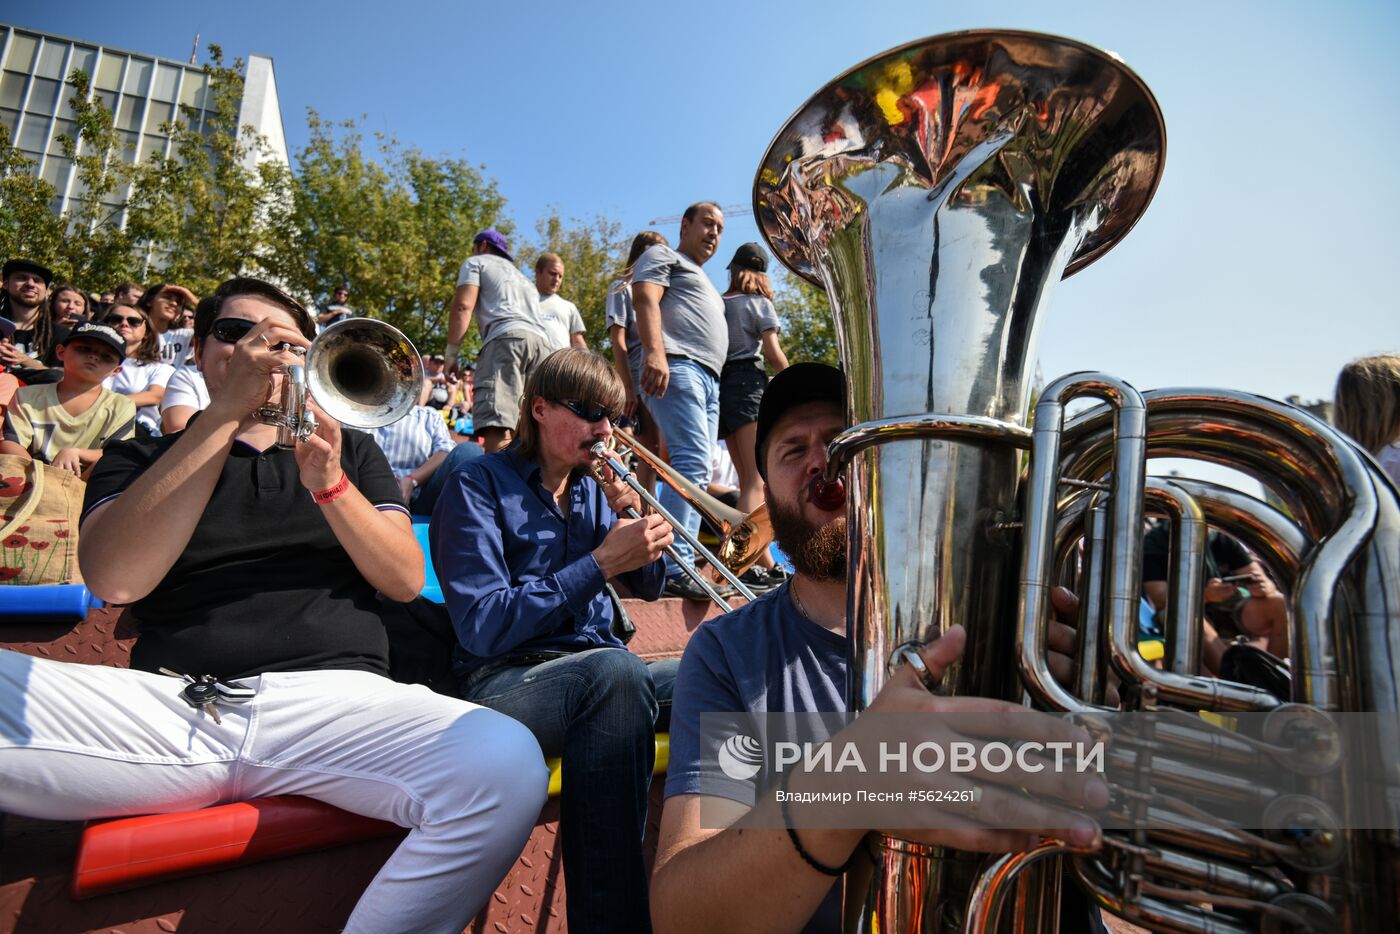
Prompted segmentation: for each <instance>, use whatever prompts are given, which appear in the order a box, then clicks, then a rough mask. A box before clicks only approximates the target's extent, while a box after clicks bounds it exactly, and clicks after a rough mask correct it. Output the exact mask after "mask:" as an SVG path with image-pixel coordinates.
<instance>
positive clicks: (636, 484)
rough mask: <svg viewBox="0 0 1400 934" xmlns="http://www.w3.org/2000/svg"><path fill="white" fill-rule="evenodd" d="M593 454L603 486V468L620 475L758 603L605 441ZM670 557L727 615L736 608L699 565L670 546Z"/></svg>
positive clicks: (745, 595) (742, 592) (633, 515)
mask: <svg viewBox="0 0 1400 934" xmlns="http://www.w3.org/2000/svg"><path fill="white" fill-rule="evenodd" d="M590 450H591V453H592V454H593V457H594V458H595V461H594V464H593V473H594V476H596V477H598V479H599V481H600V482H601V480H602V470H603V466H604V465H605V464H606V465H607V466H608V467H611V468H612V471H613V473H615V474H617V475H618V477H620V478H621V479H622V482H623V483H625V484H627V486H628V487H630V488H631V489H632V490H633V491H634V492H635V493H636V494H637V495H638V496H640V497H641V498H642V502H644V503H646V504H647V505H648V506H650V507H651V508H652V509H653V510H655V511H656V513H657V514H658V515H660V516H661V518H663V519H665V520H666V524H667V525H669V526H670V527H671V529H672V531H674V532H675V533H676V534H677V535H679V536H680V537H681V540H682V541H684V542H685V543H686V544H688V545H690V547H691V548H693V549H695V553H696V554H698V555H701V556H702V557H704V558H705V560H706V561H709V562H710V564H712V565H714V567H715V570H717V571H719V573H720V574H721V575H723V577H724V579H725V580H727V581H729V583H730V584H731V585H733V587H734V589H735V590H737V591H738V592H739V595H740V596H742V597H743V598H744V599H745V600H753V599H754V592H753V591H752V590H750V589H749V588H748V587H746V586H744V582H743V581H741V580H739V578H738V576H737V575H735V573H734V572H733V571H731V570H729V568H727V567H725V566H724V564H723V563H722V562H721V561H720V560H719V559H718V558H716V557H715V556H714V555H713V554H711V553H710V551H709V550H708V549H707V548H706V547H705V546H704V545H702V544H700V540H699V539H698V538H696V537H695V536H694V535H693V534H691V532H690V530H689V529H687V528H686V527H685V526H684V525H682V524H681V523H680V522H678V521H677V520H676V517H675V516H673V515H672V514H671V513H670V512H669V511H668V510H667V509H666V507H664V506H662V505H661V503H660V501H659V500H657V498H656V497H655V496H652V495H651V492H650V491H649V490H647V488H646V487H645V486H643V485H642V483H641V481H639V480H638V479H637V478H636V477H635V476H634V475H633V474H632V471H630V470H628V469H627V465H626V464H624V463H622V461H621V460H620V459H619V458H618V457H617V454H616V452H614V451H612V450H610V449H609V448H608V446H607V445H606V444H604V443H603V442H601V441H599V442H598V443H597V444H595V445H593V447H592V448H591V449H590ZM627 517H628V518H629V519H639V518H641V516H640V514H638V512H637V510H635V509H628V510H627ZM666 556H667V557H668V558H670V559H671V560H672V561H674V562H675V563H676V566H677V567H679V568H680V569H681V570H682V571H684V572H685V573H686V575H687V576H688V577H689V578H690V579H691V580H693V581H695V583H696V584H698V585H699V586H700V589H701V590H703V591H705V596H707V597H709V598H710V601H711V602H712V603H714V605H715V606H717V607H719V608H720V609H721V610H723V611H724V612H726V613H728V612H729V611H730V610H732V609H733V607H731V606H730V605H729V603H728V601H726V600H725V599H724V597H723V596H721V595H720V593H719V591H717V590H715V588H714V585H712V584H711V583H710V581H709V579H708V578H706V577H705V575H704V574H703V573H701V571H700V569H699V568H697V567H695V565H693V564H691V563H689V562H688V561H685V560H684V559H682V558H681V557H680V555H678V554H677V553H676V550H675V549H674V548H672V547H671V546H669V545H668V546H666Z"/></svg>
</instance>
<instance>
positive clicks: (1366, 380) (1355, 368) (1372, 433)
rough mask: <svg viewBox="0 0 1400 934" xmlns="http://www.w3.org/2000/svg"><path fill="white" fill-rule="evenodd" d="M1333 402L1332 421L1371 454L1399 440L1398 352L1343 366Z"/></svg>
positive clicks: (1399, 378) (1362, 359) (1399, 376)
mask: <svg viewBox="0 0 1400 934" xmlns="http://www.w3.org/2000/svg"><path fill="white" fill-rule="evenodd" d="M1332 406H1333V407H1332V421H1333V423H1334V424H1335V425H1336V426H1337V427H1338V428H1340V429H1341V430H1342V431H1345V432H1346V433H1347V434H1349V435H1351V436H1352V438H1354V439H1355V440H1356V443H1357V444H1359V445H1361V446H1362V447H1363V448H1365V449H1366V450H1368V451H1370V452H1371V453H1372V454H1376V453H1378V452H1379V451H1380V449H1381V448H1383V447H1385V446H1386V445H1387V444H1390V443H1391V442H1393V441H1397V440H1400V354H1380V355H1378V356H1374V357H1362V358H1361V359H1360V360H1353V361H1351V362H1350V363H1348V364H1347V365H1346V366H1344V367H1342V372H1341V373H1340V374H1338V376H1337V388H1336V390H1335V393H1334V396H1333V401H1332Z"/></svg>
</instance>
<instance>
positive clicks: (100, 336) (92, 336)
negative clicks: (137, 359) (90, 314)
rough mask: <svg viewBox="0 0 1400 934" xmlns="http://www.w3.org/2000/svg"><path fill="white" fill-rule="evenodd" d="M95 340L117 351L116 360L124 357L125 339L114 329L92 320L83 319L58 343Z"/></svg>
mask: <svg viewBox="0 0 1400 934" xmlns="http://www.w3.org/2000/svg"><path fill="white" fill-rule="evenodd" d="M79 339H82V340H89V341H97V342H98V343H99V344H105V345H106V346H108V347H110V348H112V349H113V350H115V351H116V352H117V359H118V360H125V359H126V341H124V340H122V337H121V335H120V334H118V333H117V331H116V329H115V328H113V327H109V326H108V325H105V324H95V323H93V322H92V321H84V322H83V323H82V324H80V325H78V326H77V327H75V328H73V330H71V331H69V332H68V336H67V337H65V338H64V339H63V340H61V341H59V343H60V344H64V345H67V344H71V343H73V342H74V341H75V340H79Z"/></svg>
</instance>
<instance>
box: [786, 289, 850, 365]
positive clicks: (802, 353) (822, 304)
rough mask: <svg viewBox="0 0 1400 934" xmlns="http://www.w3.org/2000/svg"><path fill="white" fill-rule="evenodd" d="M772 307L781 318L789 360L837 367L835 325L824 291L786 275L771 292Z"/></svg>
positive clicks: (838, 359) (838, 360)
mask: <svg viewBox="0 0 1400 934" xmlns="http://www.w3.org/2000/svg"><path fill="white" fill-rule="evenodd" d="M773 307H774V308H775V309H776V310H777V312H778V319H779V320H780V321H782V324H783V327H782V336H781V338H780V340H781V342H782V345H783V351H784V352H785V353H786V354H787V358H788V361H789V362H790V363H799V362H802V361H814V362H817V363H829V364H831V365H832V366H836V365H837V364H838V363H839V362H840V358H839V356H838V354H837V348H836V326H835V324H834V323H833V321H832V317H831V305H830V303H828V302H827V298H826V292H825V291H824V290H822V289H820V288H818V287H816V286H814V285H812V284H810V283H809V282H807V281H806V280H805V279H800V278H798V277H797V276H792V275H788V276H785V277H784V278H783V279H782V281H780V282H779V283H777V288H776V289H775V290H774V293H773Z"/></svg>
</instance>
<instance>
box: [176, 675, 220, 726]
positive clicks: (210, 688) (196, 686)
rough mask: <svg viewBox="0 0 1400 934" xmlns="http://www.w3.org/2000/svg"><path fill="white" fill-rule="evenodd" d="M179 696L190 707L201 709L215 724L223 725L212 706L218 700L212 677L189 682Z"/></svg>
mask: <svg viewBox="0 0 1400 934" xmlns="http://www.w3.org/2000/svg"><path fill="white" fill-rule="evenodd" d="M180 696H181V697H183V698H184V699H185V703H187V704H189V705H190V706H191V707H194V708H196V709H203V710H204V712H205V713H207V714H208V715H209V716H211V717H213V718H214V722H215V723H217V724H220V725H222V724H223V721H222V720H220V719H219V711H218V709H217V708H216V707H215V706H214V702H215V701H217V700H218V699H219V689H218V688H217V687H216V686H215V684H214V678H213V676H212V675H200V676H199V677H198V678H195V679H193V680H191V681H190V683H189V684H187V685H185V689H184V690H183V691H181V692H180Z"/></svg>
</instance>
